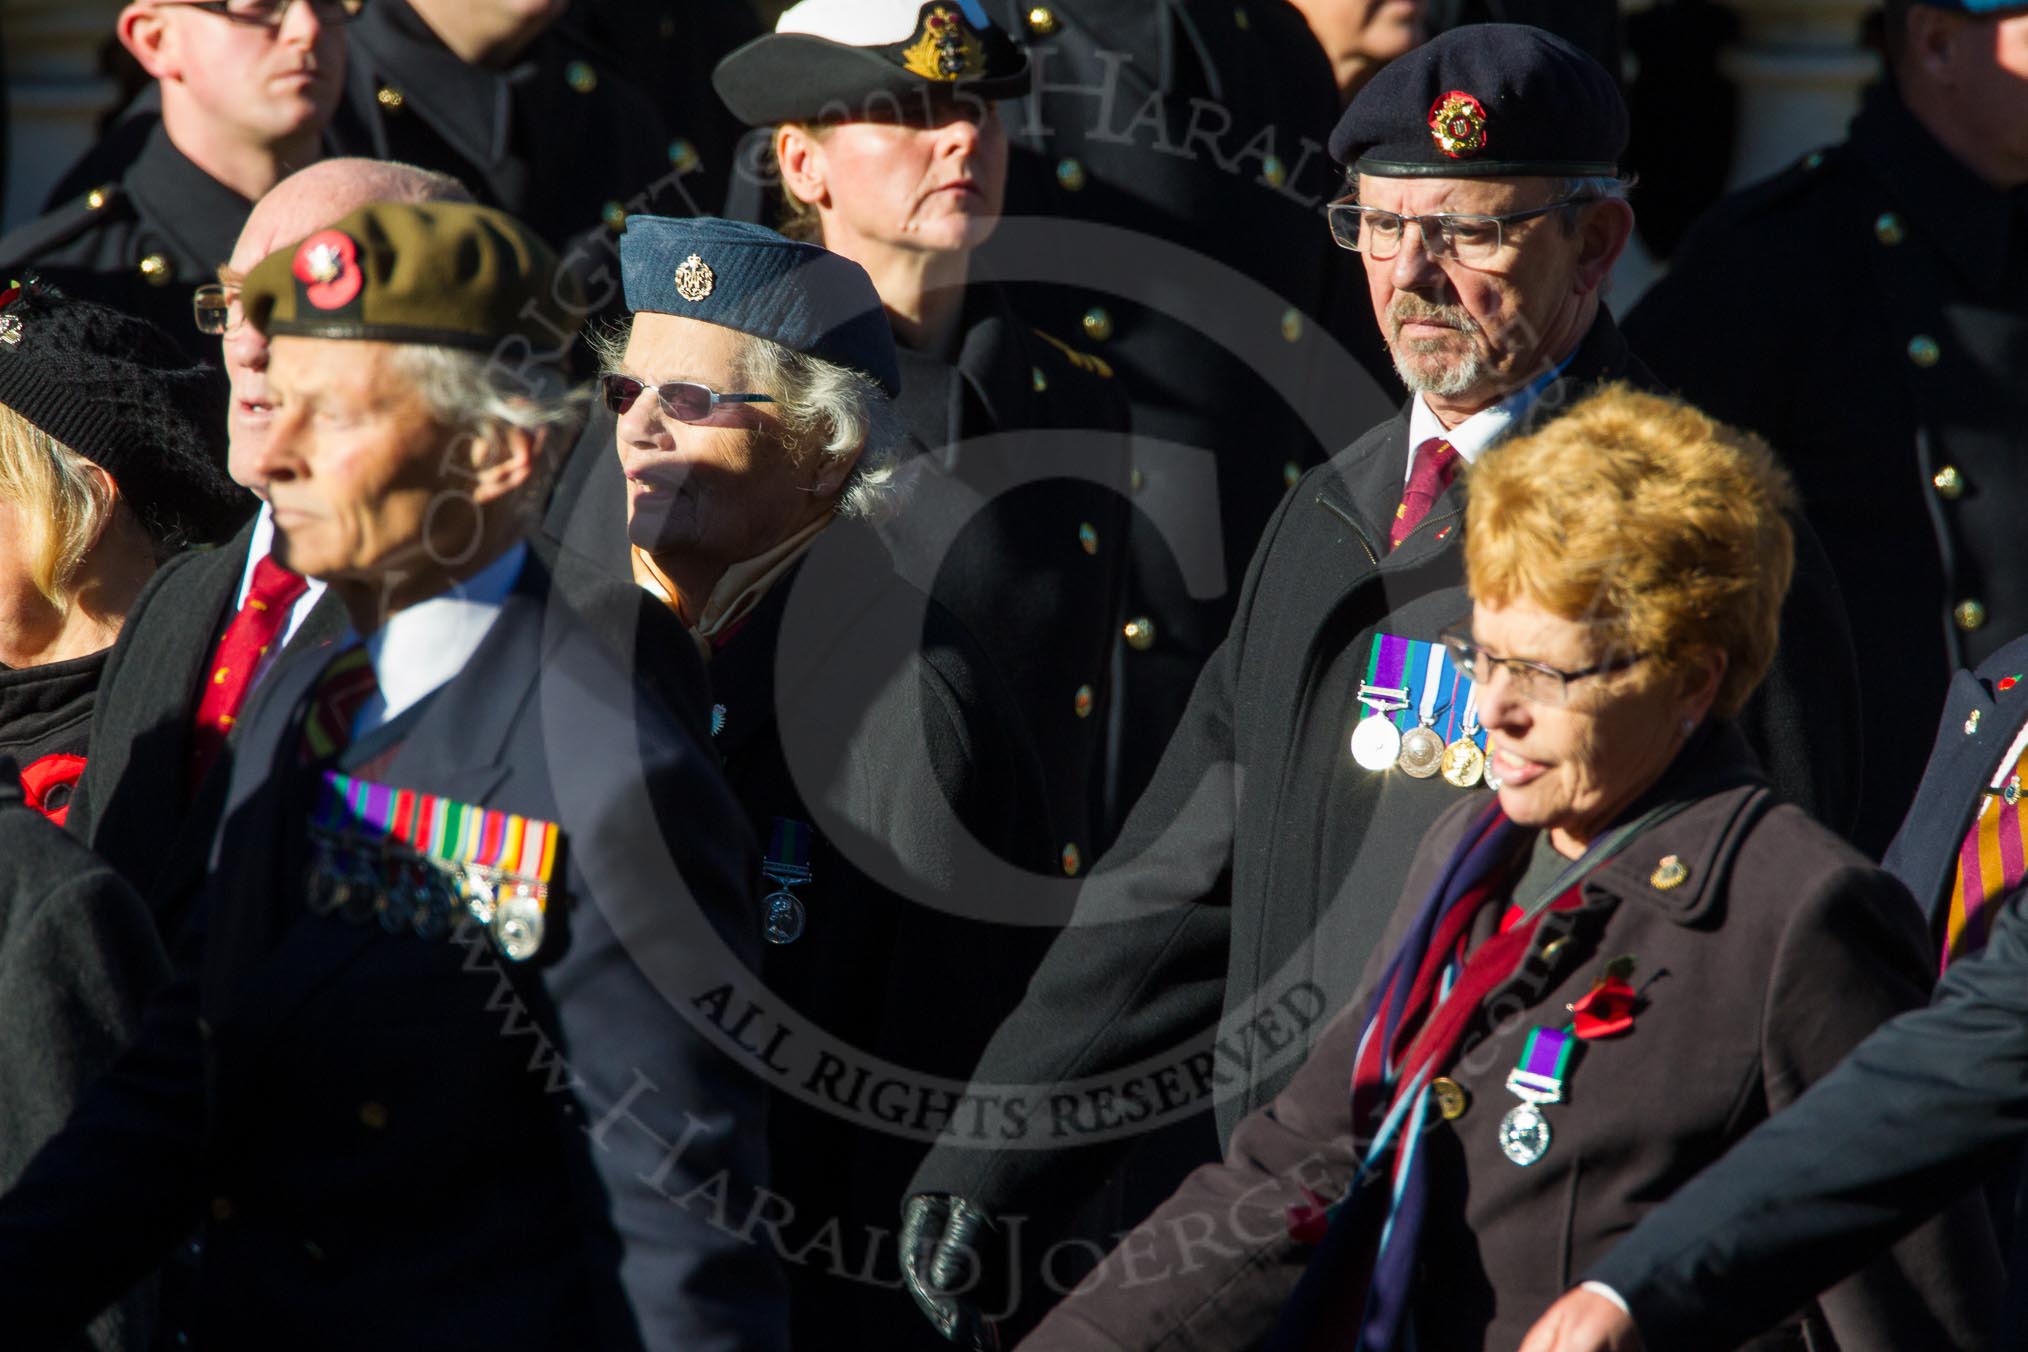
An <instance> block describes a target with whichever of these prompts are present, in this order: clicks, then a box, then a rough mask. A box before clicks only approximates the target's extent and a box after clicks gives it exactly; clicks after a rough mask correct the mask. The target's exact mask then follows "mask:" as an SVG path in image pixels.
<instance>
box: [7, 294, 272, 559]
mask: <svg viewBox="0 0 2028 1352" xmlns="http://www.w3.org/2000/svg"><path fill="white" fill-rule="evenodd" d="M227 398H228V387H227V385H226V381H225V375H224V373H223V372H221V371H220V370H219V369H218V368H217V367H214V366H202V365H192V364H191V362H190V359H189V358H188V357H186V356H185V355H184V354H183V353H182V351H181V350H180V349H178V347H177V346H176V344H175V342H174V341H173V340H171V339H170V337H169V335H167V334H165V333H163V332H162V331H161V330H160V329H158V328H156V327H155V326H154V325H153V324H150V323H149V322H147V321H146V320H144V319H137V318H135V317H133V316H132V315H127V314H122V313H121V312H120V311H118V310H113V309H109V308H107V307H106V306H103V305H97V304H94V303H92V302H90V301H84V300H76V299H73V298H71V297H69V296H66V295H64V294H63V293H62V292H60V291H58V290H57V289H56V288H55V287H52V286H48V285H45V284H43V283H42V282H39V281H37V280H36V279H35V278H34V277H33V276H30V277H29V278H28V279H27V280H26V281H25V282H22V283H20V284H16V285H10V286H8V287H7V289H6V290H4V291H0V404H5V405H6V406H7V407H8V408H11V409H13V410H14V411H15V412H16V413H19V414H20V415H21V416H22V417H24V418H26V419H28V421H30V422H32V423H34V424H35V425H36V426H37V427H39V428H41V429H42V430H43V431H45V432H47V433H48V434H49V435H50V436H52V437H54V438H56V440H58V441H59V442H62V443H63V444H64V445H65V446H68V447H69V448H70V449H72V450H73V451H76V452H77V453H78V454H79V455H81V456H83V457H85V459H87V460H90V461H91V462H92V463H93V464H95V465H98V466H100V467H101V468H103V469H104V470H105V471H106V472H107V473H108V474H111V475H112V476H113V482H115V483H116V484H118V485H119V487H120V496H121V498H122V499H123V500H124V501H125V502H126V503H127V506H128V507H129V508H130V509H131V510H132V511H133V512H134V513H135V515H136V516H138V517H139V518H140V520H141V523H142V525H143V526H144V527H145V528H146V529H147V531H148V533H149V534H150V535H152V536H153V537H154V538H155V539H156V540H157V541H160V542H163V543H167V544H169V545H171V546H179V545H183V544H189V543H193V542H204V541H218V540H223V539H225V538H226V537H227V536H229V535H231V533H232V532H233V531H234V530H235V529H237V527H238V525H239V523H240V522H241V521H243V520H245V518H246V516H247V512H248V509H249V508H250V507H251V506H252V505H253V503H252V500H251V498H250V497H249V495H248V494H247V492H246V491H245V490H244V489H242V488H240V487H238V486H237V485H235V484H234V483H233V482H232V480H231V479H229V478H227V477H226V474H225V471H224V470H223V469H222V468H220V465H221V464H222V462H223V460H224V455H223V451H224V447H225V412H226V403H227Z"/></svg>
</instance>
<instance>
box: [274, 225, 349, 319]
mask: <svg viewBox="0 0 2028 1352" xmlns="http://www.w3.org/2000/svg"><path fill="white" fill-rule="evenodd" d="M290 271H291V272H292V273H293V274H294V275H295V278H296V280H297V281H299V282H301V283H303V299H305V300H307V301H309V302H310V304H312V305H314V306H316V307H317V308H318V309H320V310H337V309H340V308H342V307H344V306H346V305H349V304H351V303H352V301H353V300H354V299H355V298H356V297H357V296H358V295H359V290H360V288H361V287H363V286H365V285H366V274H364V273H363V272H361V271H360V270H359V246H358V245H357V244H356V243H354V242H353V239H352V236H350V235H348V234H345V233H344V232H343V231H339V230H319V231H318V232H317V233H316V234H314V235H312V236H310V237H309V238H308V239H306V240H304V241H303V242H302V244H301V245H300V246H298V247H297V249H296V261H295V265H294V266H293V267H292V268H291V269H290Z"/></svg>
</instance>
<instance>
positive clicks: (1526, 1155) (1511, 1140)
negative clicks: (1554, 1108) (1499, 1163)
mask: <svg viewBox="0 0 2028 1352" xmlns="http://www.w3.org/2000/svg"><path fill="white" fill-rule="evenodd" d="M1500 1151H1501V1153H1502V1154H1504V1155H1506V1157H1507V1158H1508V1159H1510V1160H1512V1161H1514V1163H1516V1164H1518V1165H1521V1166H1522V1167H1523V1168H1526V1167H1527V1166H1528V1165H1531V1164H1533V1163H1535V1161H1537V1160H1539V1159H1541V1158H1542V1157H1543V1156H1544V1155H1546V1154H1548V1153H1549V1119H1548V1118H1546V1117H1544V1116H1543V1115H1542V1110H1541V1109H1540V1108H1538V1107H1536V1106H1535V1105H1534V1104H1532V1103H1517V1104H1515V1105H1514V1106H1513V1107H1511V1108H1509V1109H1508V1110H1507V1115H1506V1116H1505V1117H1503V1118H1501V1119H1500Z"/></svg>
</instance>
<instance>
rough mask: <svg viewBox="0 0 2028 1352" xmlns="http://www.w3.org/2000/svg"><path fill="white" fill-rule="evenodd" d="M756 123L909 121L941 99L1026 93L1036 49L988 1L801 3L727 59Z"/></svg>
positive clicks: (733, 93)
mask: <svg viewBox="0 0 2028 1352" xmlns="http://www.w3.org/2000/svg"><path fill="white" fill-rule="evenodd" d="M711 84H712V87H713V88H714V89H716V90H717V91H718V97H719V98H721V99H723V100H725V106H726V107H728V108H730V109H732V112H733V116H735V117H737V118H739V119H740V120H741V121H742V122H745V123H746V124H747V125H749V126H754V127H765V126H772V125H773V124H775V123H778V122H891V121H907V120H910V119H911V118H914V117H918V116H920V115H921V114H923V113H925V112H927V111H928V110H929V109H930V108H932V107H935V106H937V105H940V104H947V103H949V102H951V101H953V100H956V99H960V98H964V97H970V98H972V99H976V100H986V99H1011V98H1018V97H1020V96H1021V95H1023V94H1026V93H1027V92H1028V88H1029V76H1028V54H1027V53H1026V52H1024V51H1022V49H1021V48H1020V47H1019V46H1017V45H1016V44H1015V42H1014V40H1013V39H1012V38H1010V37H1008V36H1007V33H1006V31H1005V30H1004V29H1002V28H1001V27H1000V26H999V25H998V24H995V23H994V22H993V20H992V18H991V16H989V15H988V14H987V13H986V11H985V9H984V7H983V6H982V5H981V4H980V3H979V0H802V3H801V4H798V5H792V6H790V7H789V9H788V10H787V11H785V12H784V13H783V14H782V17H781V19H780V20H779V21H778V22H777V23H776V24H775V31H774V32H772V33H768V34H765V35H763V36H761V37H757V38H755V39H754V40H753V41H752V42H749V43H747V44H746V45H745V46H743V47H740V48H738V49H736V50H735V51H733V52H732V53H731V54H730V55H728V56H727V57H726V58H725V59H724V60H722V61H720V62H719V63H718V67H717V69H715V70H713V71H712V73H711Z"/></svg>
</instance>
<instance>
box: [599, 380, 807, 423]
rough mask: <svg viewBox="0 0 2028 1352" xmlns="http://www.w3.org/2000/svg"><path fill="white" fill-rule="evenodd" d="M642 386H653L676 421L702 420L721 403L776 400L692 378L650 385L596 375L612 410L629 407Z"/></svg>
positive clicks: (755, 402) (666, 410) (642, 388)
mask: <svg viewBox="0 0 2028 1352" xmlns="http://www.w3.org/2000/svg"><path fill="white" fill-rule="evenodd" d="M643 390H653V391H654V392H655V398H656V400H657V402H659V403H660V404H661V406H662V412H663V413H665V414H667V415H668V416H669V417H671V418H674V419H675V420H676V421H677V422H686V423H694V422H703V421H704V420H705V419H706V418H709V417H710V416H711V415H712V412H713V411H714V410H715V409H717V407H718V406H719V405H720V404H772V403H773V402H775V397H774V396H773V395H771V394H720V393H719V392H718V391H717V390H714V389H712V388H711V387H710V386H709V385H700V384H698V383H697V382H696V381H694V380H670V381H664V382H663V383H662V384H660V385H650V384H647V383H646V382H645V381H639V380H636V379H634V378H633V377H632V376H621V375H603V376H600V377H599V393H600V394H602V395H604V396H605V401H606V407H607V408H609V409H611V410H612V411H613V412H615V413H625V412H626V411H627V410H628V409H630V408H632V407H633V406H634V401H635V400H636V399H639V398H640V397H641V391H643Z"/></svg>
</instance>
